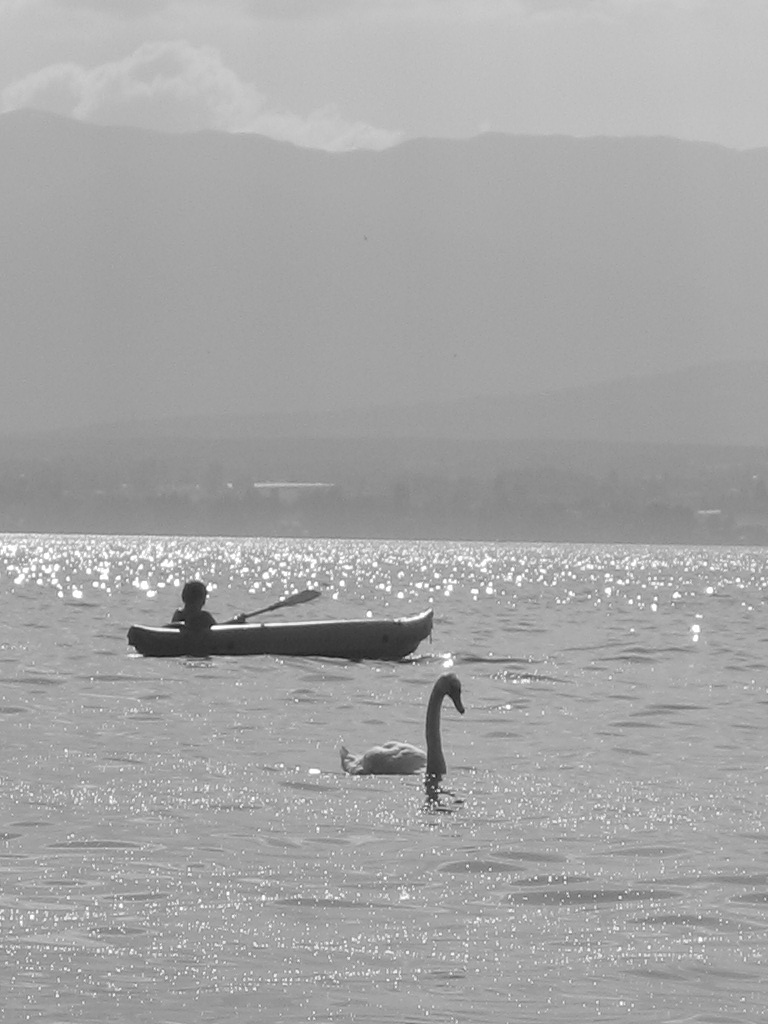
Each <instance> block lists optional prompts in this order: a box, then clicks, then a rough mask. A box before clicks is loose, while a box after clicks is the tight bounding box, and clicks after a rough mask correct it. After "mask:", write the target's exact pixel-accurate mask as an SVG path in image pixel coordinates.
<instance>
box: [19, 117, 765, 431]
mask: <svg viewBox="0 0 768 1024" xmlns="http://www.w3.org/2000/svg"><path fill="white" fill-rule="evenodd" d="M0 232H2V244H1V245H0V300H1V301H0V336H2V338H3V339H4V365H3V372H2V374H0V431H3V432H4V433H6V434H15V435H25V434H39V433H44V432H46V431H48V430H71V429H75V428H78V429H83V428H89V429H91V430H94V429H95V430H97V431H102V430H105V431H106V432H107V433H109V432H114V431H117V432H119V433H122V435H123V436H132V435H135V436H137V437H138V436H144V437H147V436H155V437H159V436H163V435H164V434H165V435H167V434H172V433H173V432H174V431H178V430H182V431H187V432H189V431H192V432H195V431H200V432H202V433H203V434H206V433H208V434H210V433H211V432H213V433H214V434H216V435H217V436H218V435H219V434H221V436H222V437H226V436H232V435H233V434H234V436H247V435H249V434H253V435H256V436H259V435H265V436H268V435H269V434H270V433H272V434H274V435H281V436H286V435H287V434H290V435H291V436H293V435H296V436H298V435H300V434H301V433H302V431H303V432H304V433H305V434H307V435H310V436H317V434H318V432H321V433H322V432H324V433H326V434H328V435H329V436H337V435H343V434H345V433H346V434H350V433H351V434H356V435H360V436H364V435H366V434H374V433H375V434H377V435H378V436H386V435H387V434H391V435H393V436H399V437H406V436H409V435H414V436H426V437H429V436H433V437H435V436H441V437H451V436H456V437H477V438H480V439H482V438H483V437H487V438H491V437H492V438H497V439H503V438H507V437H511V436H514V437H529V438H553V437H554V438H557V437H561V438H562V437H564V438H567V439H574V438H579V437H584V438H592V439H596V440H602V441H611V440H615V439H619V440H629V441H652V442H654V443H656V442H661V443H667V442H697V441H702V442H707V443H725V444H757V445H762V444H768V422H766V423H764V422H763V419H764V417H763V410H764V409H765V408H766V402H768V349H767V348H766V337H765V325H766V323H768V292H767V291H766V289H765V286H764V279H765V271H766V267H768V151H766V150H755V151H749V152H737V151H733V150H728V149H725V148H722V147H718V146H713V145H709V144H697V143H690V142H681V141H677V140H673V139H661V138H659V139H618V138H611V139H608V138H593V139H574V138H562V137H510V136H500V135H490V134H489V135H481V136H478V137H476V138H474V139H469V140H458V141H454V140H451V141H448V140H416V141H412V142H407V143H404V144H402V145H399V146H396V147H394V148H392V149H389V150H384V151H379V152H370V151H366V152H362V151H359V152H352V153H334V154H331V153H325V152H320V151H312V150H307V149H300V148H297V147H294V146H291V145H289V144H285V143H279V142H275V141H272V140H269V139H266V138H263V137H259V136H251V135H247V136H246V135H225V134H222V133H215V132H201V133H194V134H186V135H166V134H161V133H153V132H147V131H140V130H134V129H128V128H122V127H121V128H109V127H100V126H94V125H86V124H83V123H80V122H76V121H72V120H67V119H63V118H57V117H54V116H50V115H45V114H40V113H34V112H30V111H22V112H14V113H11V114H6V115H3V116H2V117H0Z"/></svg>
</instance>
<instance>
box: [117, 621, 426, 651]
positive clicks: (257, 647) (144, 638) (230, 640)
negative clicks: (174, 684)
mask: <svg viewBox="0 0 768 1024" xmlns="http://www.w3.org/2000/svg"><path fill="white" fill-rule="evenodd" d="M432 617H433V610H432V609H431V608H430V609H429V610H428V611H425V612H420V613H419V614H418V615H409V616H405V617H403V618H399V619H326V620H317V621H307V622H259V623H251V622H249V623H244V624H242V625H239V624H238V625H224V624H222V625H218V626H211V628H210V629H206V630H203V631H201V632H194V633H193V632H191V631H189V630H185V629H176V628H173V627H170V626H131V628H130V629H129V630H128V643H129V644H130V646H131V647H135V648H136V650H137V651H138V652H139V654H143V655H145V657H148V658H178V657H181V656H183V655H190V654H191V655H195V656H197V657H200V656H203V657H207V656H208V655H212V654H234V655H238V654H239V655H242V654H278V655H295V656H298V657H305V658H345V659H347V660H349V661H364V660H365V661H367V660H376V661H399V660H400V659H401V658H405V657H406V656H407V655H409V654H412V653H413V652H414V651H415V650H416V648H417V647H418V646H419V644H420V643H421V641H422V640H424V639H426V637H428V636H429V635H430V633H431V632H432Z"/></svg>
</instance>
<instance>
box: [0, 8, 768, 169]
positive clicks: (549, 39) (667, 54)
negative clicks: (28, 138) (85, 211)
mask: <svg viewBox="0 0 768 1024" xmlns="http://www.w3.org/2000/svg"><path fill="white" fill-rule="evenodd" d="M767 57H768V2H766V0H0V110H2V111H3V112H6V111H10V110H15V109H20V108H26V107H32V108H36V109H43V110H49V111H53V112H56V113H60V114H64V115H67V116H72V117H76V118H80V119H82V120H85V121H92V122H95V123H99V124H117V125H132V126H136V127H146V128H151V129H155V130H161V131H190V130H199V129H218V130H223V131H230V132H257V133H260V134H264V135H268V136H270V137H272V138H277V139H283V140H287V141H291V142H294V143H296V144H298V145H303V146H310V147H315V148H320V149H328V150H349V149H355V148H372V149H382V148H386V147H388V146H391V145H395V144H397V143H398V142H400V141H402V140H405V139H409V138H419V137H444V138H466V137H470V136H474V135H477V134H479V133H481V132H487V131H497V132H503V133H510V134H521V133H524V134H564V135H574V136H595V135H612V136H616V135H618V136H628V135H629V136H632V135H665V136H672V137H676V138H681V139H689V140H697V141H706V142H714V143H719V144H721V145H724V146H728V147H732V148H736V149H745V148H755V147H764V146H768V59H766V58H767Z"/></svg>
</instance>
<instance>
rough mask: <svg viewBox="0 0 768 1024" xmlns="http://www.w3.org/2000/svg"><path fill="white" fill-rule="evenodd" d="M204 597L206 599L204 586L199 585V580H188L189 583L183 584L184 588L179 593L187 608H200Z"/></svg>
mask: <svg viewBox="0 0 768 1024" xmlns="http://www.w3.org/2000/svg"><path fill="white" fill-rule="evenodd" d="M206 597H208V591H207V589H206V586H205V584H204V583H201V582H200V580H190V581H189V583H185V584H184V588H183V590H182V591H181V600H182V601H183V602H184V604H185V606H186V607H187V608H189V607H194V608H202V607H203V605H204V604H205V599H206Z"/></svg>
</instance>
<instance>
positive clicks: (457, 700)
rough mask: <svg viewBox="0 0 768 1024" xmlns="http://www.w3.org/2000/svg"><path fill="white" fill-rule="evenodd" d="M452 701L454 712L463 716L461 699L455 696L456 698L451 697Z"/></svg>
mask: <svg viewBox="0 0 768 1024" xmlns="http://www.w3.org/2000/svg"><path fill="white" fill-rule="evenodd" d="M452 699H453V703H454V704H455V706H456V710H457V711H458V712H459V714H460V715H463V714H464V705H463V704H462V703H461V697H458V696H457V697H453V698H452Z"/></svg>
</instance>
